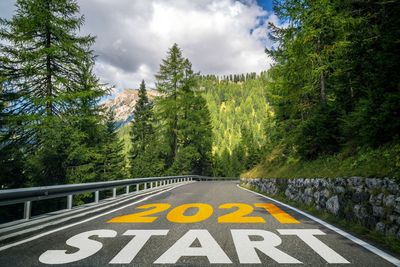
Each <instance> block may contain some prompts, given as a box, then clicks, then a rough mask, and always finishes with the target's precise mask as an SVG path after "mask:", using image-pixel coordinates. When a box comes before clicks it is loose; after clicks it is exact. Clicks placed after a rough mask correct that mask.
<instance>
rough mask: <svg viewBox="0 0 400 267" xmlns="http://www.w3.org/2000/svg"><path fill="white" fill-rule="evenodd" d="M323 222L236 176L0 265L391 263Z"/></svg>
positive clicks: (159, 198)
mask: <svg viewBox="0 0 400 267" xmlns="http://www.w3.org/2000/svg"><path fill="white" fill-rule="evenodd" d="M328 227H329V225H328ZM328 227H327V226H326V225H322V224H320V223H318V222H316V221H314V220H312V219H310V218H309V217H306V216H305V215H303V214H300V213H298V212H296V211H294V210H292V209H290V208H288V207H285V206H283V205H280V204H278V203H276V202H274V201H272V200H270V199H267V198H265V197H263V196H261V195H257V194H255V193H253V192H250V191H247V190H244V189H241V188H239V187H238V186H237V182H231V181H230V182H216V181H210V182H193V183H188V184H183V185H180V186H174V187H172V188H170V189H168V190H165V191H162V192H158V193H154V194H152V195H150V196H146V197H138V198H136V199H134V200H132V201H131V202H130V203H128V204H124V205H123V206H120V207H118V208H115V209H114V211H112V212H105V213H104V214H100V215H97V216H95V217H89V218H85V219H82V220H81V221H78V222H75V223H73V224H65V225H63V226H61V227H58V228H55V229H53V230H52V231H51V232H50V233H49V232H43V233H40V234H35V235H34V236H32V237H31V238H30V239H29V240H26V239H25V240H19V241H20V242H19V243H13V244H11V246H10V245H9V246H8V247H4V246H3V247H0V266H10V267H11V266H12V267H17V266H21V267H26V266H51V265H54V266H149V265H153V264H154V265H157V266H164V265H173V264H176V265H179V266H207V265H210V264H212V265H213V266H239V265H242V264H246V266H253V265H254V266H261V265H262V266H293V264H297V265H306V266H327V265H329V266H379V267H384V266H395V265H396V260H397V259H396V258H393V257H392V258H390V256H389V255H387V254H385V255H386V256H389V258H387V257H386V259H385V258H384V257H385V255H384V256H383V257H382V256H379V255H377V254H379V250H378V252H376V251H374V248H372V251H371V249H370V250H368V249H366V248H365V247H363V246H360V245H358V244H356V243H355V242H353V241H352V240H350V239H348V238H346V237H344V236H342V235H340V234H338V233H337V232H335V231H333V230H331V229H329V228H328ZM389 260H391V261H392V263H391V262H389ZM398 263H399V262H398V260H397V264H398Z"/></svg>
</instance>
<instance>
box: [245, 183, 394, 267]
mask: <svg viewBox="0 0 400 267" xmlns="http://www.w3.org/2000/svg"><path fill="white" fill-rule="evenodd" d="M237 187H239V188H240V189H242V190H246V191H248V192H251V193H253V194H256V195H259V196H262V197H263V198H266V199H268V200H270V201H273V202H275V203H278V204H279V205H282V206H284V207H287V208H289V209H291V210H294V211H296V212H297V213H300V214H301V215H303V216H305V217H308V218H310V219H311V220H313V221H315V222H317V223H319V224H322V225H323V226H325V227H326V228H328V229H330V230H332V231H334V232H336V233H338V234H339V235H341V236H343V237H345V238H347V239H349V240H351V241H353V242H354V243H356V244H358V245H360V246H362V247H363V248H365V249H367V250H369V251H371V252H372V253H374V254H376V255H378V256H379V257H381V258H383V259H385V260H387V261H388V262H390V263H393V264H394V265H395V266H398V267H400V259H397V258H395V257H393V256H391V255H389V254H388V253H386V252H384V251H382V250H380V249H378V248H376V247H374V246H372V245H371V244H368V243H367V242H365V241H363V240H361V239H359V238H357V237H355V236H353V235H351V234H349V233H347V232H345V231H343V230H341V229H339V228H337V227H335V226H333V225H331V224H329V223H327V222H324V221H323V220H321V219H318V218H317V217H314V216H312V215H310V214H308V213H306V212H304V211H301V210H299V209H296V208H295V207H292V206H290V205H288V204H285V203H283V202H280V201H278V200H276V199H273V198H271V197H267V196H265V195H263V194H260V193H257V192H254V191H252V190H249V189H247V188H244V187H241V186H240V185H237Z"/></svg>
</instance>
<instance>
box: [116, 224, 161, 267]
mask: <svg viewBox="0 0 400 267" xmlns="http://www.w3.org/2000/svg"><path fill="white" fill-rule="evenodd" d="M168 232H169V230H168V229H164V230H154V229H152V230H128V231H126V232H125V233H124V234H123V235H127V236H130V235H131V236H135V237H134V238H133V239H132V240H131V241H129V243H128V244H126V245H125V247H124V248H123V249H121V251H120V252H118V254H117V255H116V256H115V257H114V258H113V259H112V260H111V261H110V262H109V264H130V263H131V261H133V259H134V258H135V257H136V255H137V254H138V253H139V251H140V250H141V249H142V248H143V247H144V245H145V244H146V242H147V241H149V239H150V237H152V236H154V235H158V236H160V235H167V234H168Z"/></svg>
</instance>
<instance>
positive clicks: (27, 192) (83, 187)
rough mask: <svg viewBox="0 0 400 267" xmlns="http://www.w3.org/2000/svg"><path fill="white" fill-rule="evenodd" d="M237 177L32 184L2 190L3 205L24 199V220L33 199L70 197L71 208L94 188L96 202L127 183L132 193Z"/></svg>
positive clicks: (127, 187)
mask: <svg viewBox="0 0 400 267" xmlns="http://www.w3.org/2000/svg"><path fill="white" fill-rule="evenodd" d="M236 179H238V178H229V177H228V178H227V177H205V176H199V175H185V176H165V177H149V178H136V179H126V180H117V181H106V182H95V183H84V184H66V185H54V186H43V187H30V188H19V189H6V190H0V206H7V205H13V204H18V203H24V216H23V219H24V220H29V219H30V218H31V211H32V202H33V201H39V200H44V199H52V198H60V197H67V206H66V209H67V210H71V209H72V201H73V196H74V195H77V194H82V193H93V192H94V203H98V202H99V192H100V191H105V190H110V189H112V198H116V196H117V188H122V187H125V194H129V189H130V186H135V191H136V192H138V191H140V185H143V189H144V190H146V189H149V188H154V187H158V186H165V185H169V184H175V183H179V182H187V181H193V180H195V181H209V180H236Z"/></svg>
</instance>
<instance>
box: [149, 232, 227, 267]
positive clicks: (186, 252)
mask: <svg viewBox="0 0 400 267" xmlns="http://www.w3.org/2000/svg"><path fill="white" fill-rule="evenodd" d="M196 239H197V240H198V241H199V243H200V247H191V245H192V244H193V242H194V241H195V240H196ZM185 256H189V257H193V256H205V257H207V259H208V261H209V262H210V263H211V264H215V263H220V264H222V263H224V264H227V263H232V261H231V260H230V259H229V258H228V256H227V255H226V254H225V252H224V251H223V250H222V248H221V247H220V246H219V245H218V243H217V241H215V239H214V238H213V237H212V235H211V234H210V232H208V230H205V229H192V230H189V231H188V232H187V233H186V234H185V235H184V236H182V237H181V238H180V239H179V240H178V241H176V243H175V244H174V245H172V246H171V247H170V248H169V249H168V250H167V251H166V252H164V254H162V255H161V256H160V257H159V258H158V259H157V260H156V261H155V262H154V264H175V263H176V262H177V261H178V260H179V259H180V258H181V257H185Z"/></svg>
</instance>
